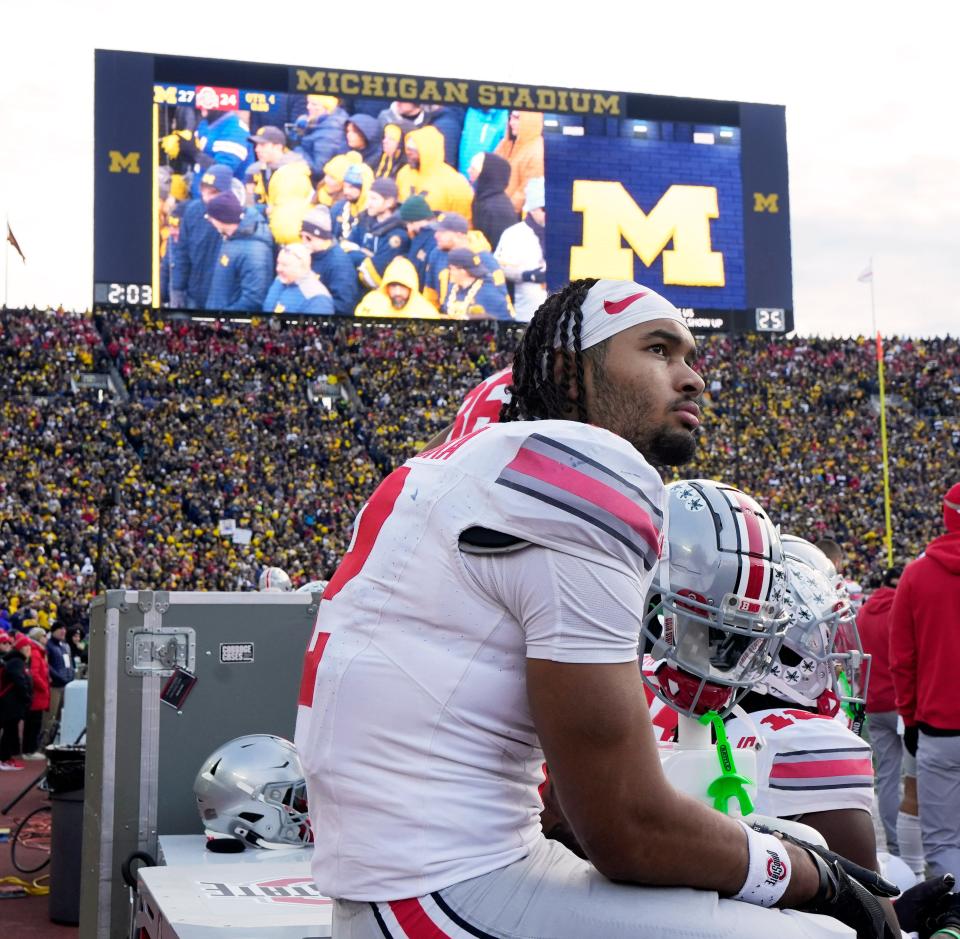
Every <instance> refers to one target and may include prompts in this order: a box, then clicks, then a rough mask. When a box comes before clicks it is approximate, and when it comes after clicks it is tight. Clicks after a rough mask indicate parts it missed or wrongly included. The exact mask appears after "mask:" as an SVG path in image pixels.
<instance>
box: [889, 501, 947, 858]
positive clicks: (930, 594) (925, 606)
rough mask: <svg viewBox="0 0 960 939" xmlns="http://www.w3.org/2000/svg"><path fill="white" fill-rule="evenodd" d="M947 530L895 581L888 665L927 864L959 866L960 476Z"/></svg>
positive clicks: (945, 510)
mask: <svg viewBox="0 0 960 939" xmlns="http://www.w3.org/2000/svg"><path fill="white" fill-rule="evenodd" d="M943 521H944V526H945V527H946V529H947V531H946V534H944V535H941V536H940V537H939V538H934V540H933V541H931V542H930V544H928V545H927V550H926V551H925V552H924V553H923V555H921V557H920V558H918V559H917V560H916V561H913V562H912V563H911V564H908V565H907V568H906V570H905V571H904V572H903V576H902V577H901V578H900V583H899V584H898V585H897V592H896V596H895V597H894V601H893V624H892V626H891V629H890V671H891V672H892V673H893V684H894V688H895V691H896V702H897V710H898V711H899V712H900V716H901V717H902V718H903V720H904V723H905V724H906V728H907V729H906V732H905V734H904V743H905V745H906V746H907V749H908V750H910V749H911V748H913V749H914V751H915V753H916V757H917V796H918V800H919V804H920V830H921V832H922V835H923V849H924V853H925V855H926V860H927V865H928V868H929V870H930V872H931V873H932V874H934V875H935V876H942V875H943V874H946V873H953V872H955V871H960V683H958V682H957V677H956V667H957V663H958V662H960V483H957V484H955V485H954V486H953V487H951V489H950V490H949V491H948V492H947V494H946V495H945V496H944V499H943Z"/></svg>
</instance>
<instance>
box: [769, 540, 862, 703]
mask: <svg viewBox="0 0 960 939" xmlns="http://www.w3.org/2000/svg"><path fill="white" fill-rule="evenodd" d="M780 537H781V541H782V543H783V551H784V554H785V555H786V558H787V567H788V571H789V573H790V587H791V590H790V592H789V594H788V597H787V601H788V606H789V612H790V625H789V626H788V627H787V634H786V636H785V638H784V645H783V648H782V649H781V650H780V654H779V656H778V661H777V662H776V663H774V666H773V668H771V671H770V675H768V681H767V682H766V686H767V687H768V688H769V692H770V694H772V695H775V696H776V697H779V698H783V699H784V700H785V701H790V702H792V703H794V704H802V705H805V706H807V707H816V708H817V710H818V711H819V712H820V713H821V714H828V715H833V714H835V713H836V712H837V709H838V708H839V707H840V706H841V705H843V706H844V707H845V708H846V709H847V710H848V713H849V712H850V708H851V707H857V708H859V709H861V710H862V709H863V708H864V707H865V705H866V695H867V685H868V683H869V680H870V656H869V655H866V654H865V653H864V651H863V645H862V644H861V642H860V633H859V631H858V630H857V621H856V613H855V610H854V609H853V604H852V603H851V598H850V594H849V592H848V590H847V586H846V582H845V581H844V579H843V578H842V577H841V576H840V575H839V574H838V573H837V569H836V567H835V566H834V564H833V562H832V561H831V560H830V559H829V558H828V557H827V556H826V555H825V554H824V553H823V552H822V551H821V550H820V549H819V548H818V547H816V545H813V544H811V543H810V542H809V541H807V540H805V539H804V538H799V537H797V536H796V535H786V534H781V536H780ZM798 669H799V670H800V672H801V674H798Z"/></svg>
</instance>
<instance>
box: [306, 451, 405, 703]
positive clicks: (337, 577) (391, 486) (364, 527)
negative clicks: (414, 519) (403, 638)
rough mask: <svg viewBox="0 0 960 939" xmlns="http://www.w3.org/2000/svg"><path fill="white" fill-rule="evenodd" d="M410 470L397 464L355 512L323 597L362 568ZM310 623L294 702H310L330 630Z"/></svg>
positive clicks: (333, 593)
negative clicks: (344, 547) (320, 629)
mask: <svg viewBox="0 0 960 939" xmlns="http://www.w3.org/2000/svg"><path fill="white" fill-rule="evenodd" d="M409 473H410V467H409V466H401V467H400V469H396V470H394V471H393V472H392V473H391V474H390V475H389V476H388V477H387V478H386V479H385V480H384V481H383V482H382V483H380V485H379V486H377V490H376V492H374V494H373V495H372V496H371V497H370V501H369V502H368V503H367V504H366V505H365V506H364V507H363V508H362V509H361V510H360V514H359V515H358V516H357V525H356V529H355V530H354V533H353V541H351V543H350V547H349V548H348V549H347V553H346V554H345V555H344V556H343V560H342V561H341V562H340V566H339V567H338V568H337V569H336V571H335V572H334V575H333V577H331V578H330V583H328V584H327V588H326V590H324V591H323V600H332V599H333V598H334V597H335V596H336V595H337V594H338V593H339V592H340V591H341V590H343V588H344V587H346V586H347V584H348V583H350V581H351V580H353V578H354V577H356V576H357V574H359V573H360V571H361V570H362V568H363V565H364V564H365V563H366V561H367V558H368V557H370V552H371V551H373V546H374V544H375V543H376V541H377V536H378V535H379V534H380V529H381V528H383V523H384V522H385V521H386V520H387V517H388V516H389V515H390V513H391V512H392V511H393V507H394V506H395V505H396V504H397V499H398V498H399V497H400V491H401V490H402V489H403V484H404V483H405V482H406V479H407V476H408V475H409ZM319 622H320V614H319V613H318V614H317V625H319ZM316 628H317V627H316V626H314V641H313V644H312V646H311V647H310V648H309V649H307V657H306V660H305V661H304V663H303V676H302V678H301V680H300V695H299V696H298V698H297V703H298V704H303V705H305V706H306V707H310V706H311V705H312V704H313V688H314V685H315V684H316V679H317V669H318V668H319V667H320V659H322V658H323V650H324V649H325V648H326V647H327V640H328V639H329V638H330V633H325V632H316Z"/></svg>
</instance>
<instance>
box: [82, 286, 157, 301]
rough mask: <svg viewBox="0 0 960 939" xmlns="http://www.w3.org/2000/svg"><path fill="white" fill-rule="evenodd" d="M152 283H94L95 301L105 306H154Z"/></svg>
mask: <svg viewBox="0 0 960 939" xmlns="http://www.w3.org/2000/svg"><path fill="white" fill-rule="evenodd" d="M153 296H154V293H153V285H152V284H118V283H111V284H100V283H96V284H94V285H93V302H94V303H96V304H100V305H104V306H153Z"/></svg>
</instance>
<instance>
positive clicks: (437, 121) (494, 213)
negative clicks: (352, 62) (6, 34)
mask: <svg viewBox="0 0 960 939" xmlns="http://www.w3.org/2000/svg"><path fill="white" fill-rule="evenodd" d="M219 103H220V102H218V101H216V100H209V101H208V100H206V98H204V99H203V100H200V99H199V98H198V100H197V101H196V102H195V107H188V106H184V105H175V104H173V103H171V104H168V105H165V106H164V109H163V111H162V116H161V120H162V124H163V129H164V133H163V136H162V139H161V140H160V142H159V143H160V148H161V153H162V165H161V167H160V176H159V179H158V181H157V185H158V186H159V195H160V200H161V205H162V210H161V219H160V230H161V246H160V252H161V258H160V262H161V271H162V279H161V295H162V300H163V303H164V305H165V306H166V307H168V308H173V309H192V310H198V309H202V310H230V311H246V312H260V311H266V312H287V313H303V314H319V315H350V314H353V313H355V312H356V313H357V314H358V315H377V316H395V317H401V318H402V317H407V318H409V317H411V316H420V317H423V316H427V315H431V312H432V314H433V315H437V316H439V315H444V316H445V317H449V318H451V319H483V318H492V319H498V320H511V319H521V320H529V318H530V316H532V314H533V311H534V310H535V309H536V307H537V306H538V305H539V303H540V302H541V301H542V299H543V297H544V296H545V295H546V288H545V283H546V261H545V257H544V246H545V234H544V233H545V227H544V226H545V224H546V216H545V212H544V206H545V193H544V180H543V174H544V160H543V121H544V119H543V115H542V114H539V113H534V112H524V111H508V110H504V109H502V108H460V107H444V106H438V105H432V104H421V103H415V102H409V101H394V102H388V101H380V100H373V99H354V100H349V99H340V98H336V97H332V96H330V95H319V94H311V95H277V96H274V101H273V103H272V105H271V106H270V108H269V109H268V111H267V112H265V113H264V112H253V113H251V114H250V115H249V116H248V115H247V114H246V112H237V111H233V110H220V109H218V108H217V107H216V106H217V105H218V104H219ZM248 121H249V124H248ZM508 284H509V289H508Z"/></svg>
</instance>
